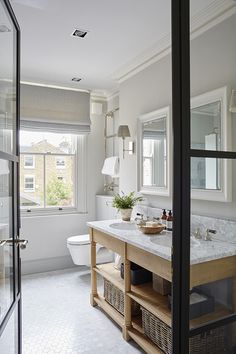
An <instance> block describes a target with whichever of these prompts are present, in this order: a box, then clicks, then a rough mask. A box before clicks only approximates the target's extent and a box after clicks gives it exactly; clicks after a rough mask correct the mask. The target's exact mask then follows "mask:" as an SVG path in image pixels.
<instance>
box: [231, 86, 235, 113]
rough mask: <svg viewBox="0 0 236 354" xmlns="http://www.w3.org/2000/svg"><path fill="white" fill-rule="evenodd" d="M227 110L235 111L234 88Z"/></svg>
mask: <svg viewBox="0 0 236 354" xmlns="http://www.w3.org/2000/svg"><path fill="white" fill-rule="evenodd" d="M229 111H230V112H232V113H236V90H232V93H231V97H230V103H229Z"/></svg>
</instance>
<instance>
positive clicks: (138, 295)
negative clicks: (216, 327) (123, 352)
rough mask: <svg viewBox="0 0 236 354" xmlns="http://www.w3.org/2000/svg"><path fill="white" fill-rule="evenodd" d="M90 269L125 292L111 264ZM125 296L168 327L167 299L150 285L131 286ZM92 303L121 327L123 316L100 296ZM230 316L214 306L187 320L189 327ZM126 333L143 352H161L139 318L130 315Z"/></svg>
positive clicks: (169, 318)
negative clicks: (130, 319) (145, 331)
mask: <svg viewBox="0 0 236 354" xmlns="http://www.w3.org/2000/svg"><path fill="white" fill-rule="evenodd" d="M93 270H94V271H95V272H96V273H98V274H99V275H101V276H102V277H103V278H105V279H107V280H108V281H109V282H111V283H112V284H114V285H115V286H116V287H117V288H118V289H120V290H121V291H122V292H123V293H125V281H124V279H122V278H121V276H120V271H119V270H117V269H116V268H115V267H114V263H106V264H99V265H96V266H95V267H93ZM127 296H129V297H130V298H131V299H133V300H134V301H136V302H137V303H138V304H140V305H141V306H142V307H144V308H146V309H147V310H148V311H149V312H151V313H152V314H154V315H155V316H156V317H158V318H159V319H161V320H162V321H163V322H165V323H166V324H167V325H168V326H169V327H171V310H170V308H169V306H168V298H167V296H165V295H161V294H159V293H157V292H156V291H155V290H153V286H152V283H151V282H150V283H145V284H141V285H131V290H130V291H129V292H127ZM94 300H95V302H96V303H97V305H99V306H100V307H101V308H102V309H103V310H104V311H105V312H106V313H107V314H108V315H109V316H110V317H111V318H112V319H113V320H114V321H115V322H116V323H117V324H118V325H119V326H120V327H121V328H123V326H124V325H125V318H124V316H123V315H122V314H121V313H120V312H118V311H117V310H116V309H115V308H114V307H113V306H111V305H110V304H109V303H108V302H107V301H106V300H105V298H104V296H102V295H100V294H98V295H97V296H96V297H95V298H94ZM230 313H231V312H230V310H229V309H227V308H226V307H224V306H223V305H220V304H216V306H215V311H214V312H212V313H210V314H207V315H204V316H201V317H198V318H196V319H193V320H191V321H190V327H191V328H193V327H197V326H199V325H202V324H204V323H207V322H209V321H213V320H215V319H217V318H220V317H224V316H226V315H229V314H230ZM128 334H129V336H130V337H131V338H132V339H133V340H134V341H135V342H137V344H139V345H140V347H141V348H142V349H143V350H145V351H146V352H147V353H164V352H163V351H162V350H161V349H159V348H158V347H157V346H156V345H155V344H154V343H153V342H152V341H151V340H150V339H149V338H148V337H147V336H146V335H145V334H144V330H143V327H142V316H141V315H139V316H132V326H131V327H130V328H129V330H128Z"/></svg>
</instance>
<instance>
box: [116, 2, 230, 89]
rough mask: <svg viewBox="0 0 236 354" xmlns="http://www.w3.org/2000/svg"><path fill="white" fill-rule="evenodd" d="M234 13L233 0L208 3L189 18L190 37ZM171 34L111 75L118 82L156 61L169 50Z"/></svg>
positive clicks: (196, 35) (192, 37) (194, 36)
mask: <svg viewBox="0 0 236 354" xmlns="http://www.w3.org/2000/svg"><path fill="white" fill-rule="evenodd" d="M234 14H236V4H235V1H233V0H214V1H213V2H212V3H211V4H210V5H208V6H207V7H205V8H204V9H203V10H201V11H199V12H198V13H197V14H196V15H194V16H193V17H192V19H191V26H192V31H191V39H194V38H196V37H198V36H200V35H201V34H203V33H204V32H206V31H207V30H209V29H210V28H212V27H214V26H216V25H217V24H219V23H221V22H222V21H224V20H225V19H227V18H229V17H230V16H232V15H234ZM170 43H171V34H170V33H168V34H166V35H165V36H163V37H162V38H161V39H160V40H159V41H158V42H157V43H156V44H155V45H154V46H152V47H150V48H149V49H148V50H146V51H144V52H142V53H141V54H140V55H138V56H137V57H136V58H134V59H133V60H131V61H129V62H128V63H126V64H125V65H124V66H122V67H120V68H119V69H118V70H117V71H115V72H114V73H113V75H112V78H113V79H114V80H116V81H117V82H118V83H122V82H124V81H126V80H127V79H129V78H130V77H132V76H134V75H135V74H137V73H139V72H140V71H142V70H144V69H145V68H147V67H148V66H150V65H152V64H154V63H156V62H157V61H159V60H160V59H162V58H163V57H165V56H166V55H168V54H169V53H170V52H171V46H170Z"/></svg>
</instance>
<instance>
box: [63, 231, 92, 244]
mask: <svg viewBox="0 0 236 354" xmlns="http://www.w3.org/2000/svg"><path fill="white" fill-rule="evenodd" d="M67 243H68V244H69V245H89V244H90V240H89V234H86V235H78V236H71V237H69V238H68V239H67Z"/></svg>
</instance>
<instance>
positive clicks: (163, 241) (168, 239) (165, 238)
mask: <svg viewBox="0 0 236 354" xmlns="http://www.w3.org/2000/svg"><path fill="white" fill-rule="evenodd" d="M190 241H191V247H199V246H201V242H200V241H199V240H196V239H195V238H194V237H191V240H190ZM151 242H153V243H155V244H156V245H160V246H164V247H171V246H172V235H170V234H164V235H160V236H156V237H152V238H151Z"/></svg>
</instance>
